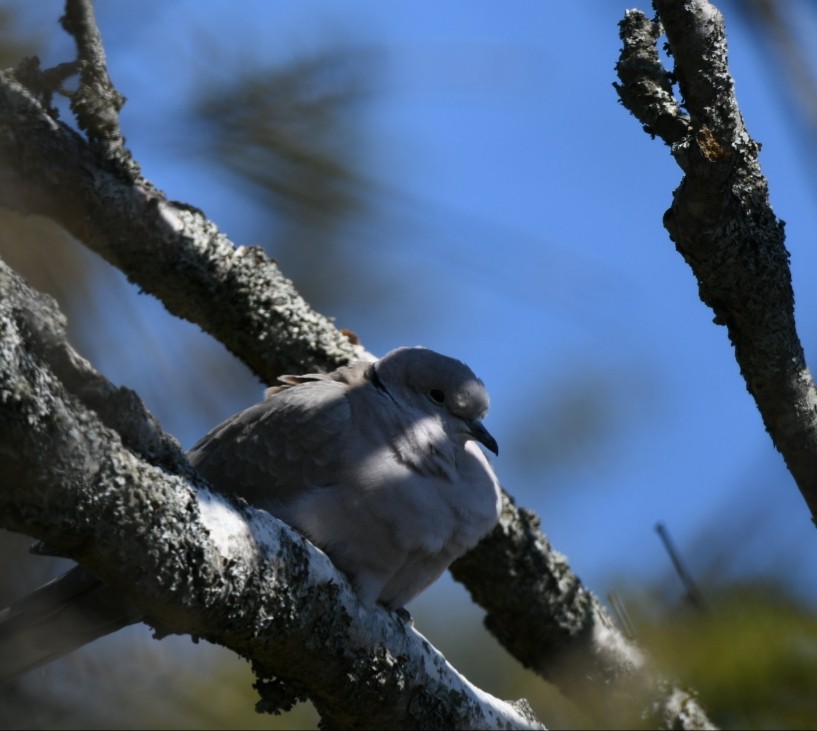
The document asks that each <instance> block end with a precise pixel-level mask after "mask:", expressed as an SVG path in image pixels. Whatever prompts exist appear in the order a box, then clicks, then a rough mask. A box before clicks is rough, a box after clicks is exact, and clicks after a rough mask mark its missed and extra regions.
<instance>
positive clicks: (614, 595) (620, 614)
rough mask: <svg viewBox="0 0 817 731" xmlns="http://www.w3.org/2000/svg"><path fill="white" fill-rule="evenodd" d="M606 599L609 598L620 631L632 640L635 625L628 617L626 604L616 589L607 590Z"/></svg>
mask: <svg viewBox="0 0 817 731" xmlns="http://www.w3.org/2000/svg"><path fill="white" fill-rule="evenodd" d="M607 599H608V600H609V602H610V606H611V607H612V608H613V611H614V612H615V613H616V618H617V619H618V624H619V626H620V627H621V631H622V632H623V633H624V636H625V637H626V638H627V639H628V640H634V639H635V627H634V626H633V622H632V620H631V619H630V613H629V612H628V611H627V605H626V604H625V603H624V600H623V599H622V598H621V596H620V594H619V593H618V592H617V591H611V592H609V593H608V594H607Z"/></svg>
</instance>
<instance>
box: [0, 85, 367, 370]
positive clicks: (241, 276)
mask: <svg viewBox="0 0 817 731" xmlns="http://www.w3.org/2000/svg"><path fill="white" fill-rule="evenodd" d="M0 132H2V134H0V206H3V207H5V208H10V209H13V210H16V211H19V212H21V213H26V214H40V215H43V216H46V217H48V218H51V219H52V220H54V221H55V222H57V223H58V224H60V225H62V226H63V227H64V228H65V229H66V230H67V231H69V232H70V233H72V234H73V235H74V236H75V237H76V238H77V239H78V240H79V241H81V242H82V243H84V244H85V245H86V246H88V247H89V248H91V249H93V250H94V251H96V252H97V253H99V254H100V255H102V256H103V257H104V258H105V259H107V260H108V261H109V262H111V263H112V264H114V265H115V266H116V267H118V268H119V269H121V270H122V271H123V272H124V273H125V274H126V275H127V276H128V278H129V279H130V280H131V281H132V282H134V283H135V284H137V285H138V286H139V287H140V288H142V289H143V290H144V291H146V292H150V293H151V294H153V295H155V296H156V297H157V298H159V299H160V300H161V301H162V302H163V303H164V305H165V307H167V309H168V310H169V311H170V312H172V313H173V314H175V315H177V316H179V317H182V318H184V319H186V320H189V321H191V322H194V323H196V324H197V325H199V326H201V327H202V329H204V330H205V331H207V332H208V333H210V334H211V335H212V336H213V337H215V338H216V339H218V340H219V341H221V342H222V343H223V344H224V345H225V346H226V347H227V348H228V349H229V350H230V351H232V352H233V353H234V354H235V355H236V356H238V357H239V358H241V360H242V361H244V362H245V363H246V364H247V365H248V366H249V367H250V368H251V369H252V370H253V371H254V372H255V373H256V374H257V375H258V377H259V378H260V379H261V380H262V381H263V382H265V383H272V382H274V381H275V379H276V377H277V376H278V375H280V374H281V373H302V372H305V371H315V370H329V369H333V368H336V367H337V366H339V365H342V364H343V363H345V362H348V361H349V360H351V359H353V358H355V357H366V355H365V353H364V351H363V350H362V349H361V348H360V347H358V346H356V345H354V344H353V343H352V342H351V341H350V340H349V338H348V337H347V336H346V335H344V334H343V333H341V332H340V331H338V329H337V328H336V327H335V326H334V325H333V324H332V323H331V322H330V321H329V320H328V319H327V318H326V317H323V316H322V315H320V314H318V313H317V312H315V311H314V310H312V309H311V308H310V307H309V305H308V304H307V303H306V302H305V301H304V299H303V298H302V297H301V296H300V295H299V294H298V292H297V291H296V290H295V288H294V286H293V285H292V282H291V281H289V280H288V279H287V278H286V277H284V275H283V274H282V273H281V271H280V270H279V269H278V267H277V265H276V264H275V262H273V261H272V260H271V259H270V258H269V257H267V256H266V254H264V252H263V251H262V250H261V249H259V248H256V247H236V246H235V245H234V244H233V243H232V242H230V241H229V240H228V239H227V238H226V237H225V236H224V235H223V234H221V233H220V232H219V231H218V228H217V227H216V226H215V225H214V224H213V223H212V222H211V221H208V220H207V219H206V218H205V216H204V215H203V214H202V213H201V211H198V210H196V209H195V208H192V207H190V206H184V205H181V204H177V203H174V202H172V201H169V200H168V199H167V198H166V197H165V196H164V195H163V194H162V193H161V192H159V191H157V190H156V189H154V188H153V187H152V186H150V185H149V184H147V183H144V182H136V183H134V182H130V181H128V180H126V179H123V177H122V176H121V175H120V174H119V173H118V172H114V171H112V169H111V165H110V163H109V161H106V160H105V159H103V158H101V157H100V156H99V154H98V153H99V151H98V149H94V148H92V147H91V146H90V145H89V144H88V142H87V141H86V140H85V139H83V138H82V137H80V136H79V135H77V134H76V133H75V132H74V131H73V130H71V129H70V128H69V127H67V126H66V125H64V124H61V123H60V122H58V121H56V120H54V119H53V118H52V117H51V116H50V115H49V114H48V112H47V109H46V108H45V107H43V105H42V104H41V103H40V101H39V100H38V99H37V98H36V97H35V95H34V94H32V93H31V91H30V90H29V89H27V88H26V87H25V86H23V84H22V83H20V82H19V81H18V80H17V79H16V78H15V77H14V74H13V73H11V72H0Z"/></svg>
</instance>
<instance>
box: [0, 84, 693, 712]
mask: <svg viewBox="0 0 817 731" xmlns="http://www.w3.org/2000/svg"><path fill="white" fill-rule="evenodd" d="M27 83H29V82H28V81H27ZM0 120H3V121H2V123H1V124H2V128H1V129H2V131H3V134H2V135H0V162H1V163H4V164H2V165H0V205H3V206H6V207H10V208H13V209H15V210H18V211H23V212H30V213H39V214H42V215H46V216H48V217H50V218H52V219H53V220H55V221H56V222H58V223H60V224H62V225H63V226H64V227H65V228H66V229H67V230H69V231H71V232H72V233H73V234H74V235H75V236H76V237H77V238H78V239H79V240H80V241H82V242H84V243H85V244H86V245H88V246H89V247H90V248H93V249H94V250H95V251H98V252H99V253H101V254H102V255H103V256H105V258H107V259H108V260H109V261H111V262H112V263H113V264H115V265H116V266H118V267H119V268H120V269H122V271H123V272H125V273H126V274H127V276H128V277H129V278H130V279H131V280H132V281H134V282H136V283H137V284H138V285H139V286H141V287H142V288H143V289H145V290H147V291H150V292H151V293H153V294H155V295H156V296H157V297H158V298H159V299H161V300H162V301H163V303H164V304H165V306H166V307H167V308H168V309H169V310H170V311H171V312H173V313H174V314H177V315H179V316H181V317H185V318H186V319H189V320H192V321H193V322H196V323H198V324H199V325H200V326H201V327H202V328H203V329H205V330H206V331H207V332H210V333H211V334H213V336H214V337H216V338H217V339H219V340H221V341H222V342H223V343H224V344H225V345H227V347H228V348H229V349H230V350H231V351H232V352H233V353H235V354H236V355H237V356H238V357H240V358H241V359H242V360H243V361H244V362H245V363H247V365H249V366H250V367H251V368H252V369H253V370H254V371H255V372H256V373H257V374H258V375H259V376H260V377H261V378H262V380H264V381H266V382H271V381H272V380H273V378H274V377H275V376H276V375H278V374H279V373H281V372H303V371H305V370H314V369H328V368H333V367H335V366H337V365H338V364H340V363H342V362H344V361H346V360H348V359H350V358H352V357H355V356H358V357H360V356H365V352H364V351H363V350H362V349H360V348H355V347H354V346H353V345H352V344H351V343H350V342H349V341H348V339H347V338H346V337H345V336H344V335H343V334H341V333H339V332H338V331H337V330H336V329H335V328H334V327H333V326H332V325H331V323H329V321H327V320H326V319H325V318H323V317H321V316H320V315H318V314H317V313H314V312H313V311H311V310H310V309H309V308H308V306H307V305H306V304H305V303H304V302H303V300H301V299H300V297H299V296H298V295H297V293H296V292H295V290H294V289H293V287H292V285H291V283H290V282H289V281H288V280H286V279H284V278H283V276H282V275H281V274H280V272H279V271H278V269H277V267H276V266H275V264H274V263H273V262H271V261H270V260H269V259H268V258H267V257H266V256H265V255H264V254H263V253H262V252H261V251H260V250H258V249H246V248H243V247H241V248H236V247H234V245H233V244H232V243H231V242H229V241H228V240H227V239H226V238H225V237H223V236H222V235H221V234H219V233H218V231H217V229H216V228H215V226H214V225H213V224H212V223H210V222H209V221H207V220H206V219H205V218H204V216H203V214H201V212H199V211H198V210H196V209H193V208H190V207H189V206H184V205H182V204H177V203H174V202H172V201H168V200H167V199H166V197H165V196H164V195H163V194H161V193H160V192H158V191H156V190H155V189H154V188H153V187H152V186H150V184H149V183H147V182H144V181H141V180H140V181H134V182H132V183H128V181H127V180H125V179H124V178H123V176H122V175H121V174H115V173H114V172H112V171H116V170H118V172H119V173H121V169H118V168H117V166H116V165H111V163H110V160H106V159H105V155H107V154H109V153H107V152H106V151H105V149H104V147H100V146H98V145H97V146H96V147H95V148H92V147H91V146H90V145H89V144H88V143H87V142H86V141H85V140H84V139H83V138H82V137H80V136H79V135H77V134H76V133H74V132H73V131H71V130H70V129H69V128H68V127H66V126H65V125H62V124H60V123H58V122H56V121H55V120H54V119H53V118H51V117H50V116H49V114H48V109H47V105H45V106H44V105H43V104H42V103H41V102H40V101H39V100H38V98H36V97H35V95H33V94H32V93H31V92H30V90H29V89H28V88H26V86H24V85H23V84H21V83H20V82H19V81H18V80H17V79H15V78H14V76H13V75H11V74H8V73H6V74H3V75H0ZM35 341H36V338H35V339H34V340H32V347H34V344H35ZM57 350H58V351H59V350H60V348H59V346H57ZM66 360H67V361H69V363H70V361H71V358H68V357H66V356H64V357H63V358H62V362H63V363H64V362H65V361H66ZM54 368H56V366H54V365H53V364H52V369H54ZM81 370H82V369H81V368H80V371H81ZM72 374H73V376H72ZM68 376H72V377H77V378H79V380H80V381H81V382H84V381H83V376H82V375H81V374H79V375H78V374H76V373H73V372H72V369H71V368H69V373H68V375H65V374H64V373H62V372H61V373H60V377H61V378H63V379H64V380H65V382H66V383H68V382H69V380H68ZM86 376H87V374H86ZM90 381H91V382H94V378H92V377H90ZM107 388H108V387H107V386H105V385H104V384H103V385H101V384H99V383H98V382H96V383H95V385H94V384H93V383H92V384H91V385H88V386H87V387H86V391H85V392H81V390H77V392H76V393H75V395H77V396H79V398H82V399H85V398H87V394H91V395H93V394H94V393H103V394H104V393H106V389H107ZM83 393H85V394H86V395H85V396H84V395H83ZM117 393H119V392H117ZM122 394H125V395H122ZM127 394H128V392H126V391H124V392H122V393H121V394H120V395H119V398H120V399H124V400H126V401H127V400H129V399H131V397H130V396H128V395H127ZM131 400H132V399H131ZM105 401H106V399H104V398H102V399H100V398H97V399H96V400H95V401H87V400H86V401H85V403H86V405H87V406H89V407H90V408H92V409H98V408H99V409H101V411H100V413H101V414H105V415H104V416H103V419H104V420H105V423H106V424H108V425H113V428H115V429H116V430H117V431H119V432H120V434H122V435H123V439H126V440H127V441H126V443H127V444H129V445H130V442H131V441H132V440H134V441H135V442H136V443H138V439H137V437H139V436H142V437H146V439H147V441H146V444H147V445H149V446H147V447H145V449H143V448H141V447H138V446H131V447H130V449H131V450H132V451H134V452H136V453H138V454H139V455H141V456H143V457H145V458H146V459H148V460H149V461H151V462H153V463H154V464H159V465H161V466H163V467H165V468H166V469H170V470H171V471H172V472H175V471H176V469H177V462H176V457H175V456H174V454H175V452H174V449H173V446H172V444H171V445H170V446H168V442H167V441H166V438H165V437H164V436H161V435H160V434H159V433H158V432H157V431H156V429H155V428H154V425H151V424H150V423H149V422H150V420H149V419H147V420H145V419H140V418H138V416H137V414H136V412H135V411H130V412H129V414H128V418H127V419H125V421H126V422H130V421H131V419H134V420H135V423H137V424H140V425H141V426H137V427H134V426H133V425H132V424H130V425H129V424H115V425H114V424H113V422H110V421H109V420H110V419H115V418H116V417H117V413H116V412H115V410H114V412H113V413H107V412H106V411H105V410H104V407H105ZM137 401H138V399H137ZM136 411H138V409H136ZM128 430H129V431H128ZM0 443H2V442H1V441H0ZM145 450H147V451H145ZM150 450H154V451H153V452H152V454H154V455H163V456H161V457H156V456H153V457H151V456H149V454H150V453H151V452H150ZM168 450H169V452H168ZM43 489H44V488H43ZM134 489H135V487H134ZM37 520H39V519H37ZM37 520H35V521H34V523H33V524H32V526H31V527H30V528H29V529H27V530H26V532H28V533H31V534H33V535H39V534H40V533H39V532H38V531H39V530H40V528H39V523H38V522H37ZM19 525H20V527H21V529H22V526H23V521H22V519H21V522H20V524H19ZM124 545H128V544H127V543H126V544H124ZM120 550H121V549H120ZM73 555H75V556H77V557H79V558H82V555H81V554H80V553H79V552H74V554H73ZM91 565H92V566H93V565H94V563H93V561H91ZM455 574H456V575H457V576H458V577H459V578H460V579H461V580H462V581H464V582H465V583H466V585H467V586H468V588H469V590H470V591H471V592H472V594H473V595H474V597H475V598H476V599H477V601H479V602H480V603H481V604H482V605H483V606H484V607H485V608H486V609H487V610H488V612H489V615H488V617H489V618H488V624H489V628H490V629H491V630H492V631H493V632H494V633H495V634H497V636H498V637H499V638H500V640H501V641H502V642H503V643H504V644H505V646H506V647H507V648H508V649H509V651H511V652H512V653H513V654H514V655H515V656H517V657H519V658H520V660H521V661H522V662H523V663H524V664H526V665H527V666H528V667H531V668H533V669H535V670H536V671H537V672H539V673H541V674H542V675H544V676H545V677H548V678H549V679H552V680H555V681H556V682H558V683H559V684H560V687H561V688H562V690H563V691H564V692H565V693H566V694H567V695H573V696H574V697H576V698H577V699H578V700H579V701H581V702H582V703H585V702H586V700H587V698H588V695H590V696H593V697H595V698H596V699H598V698H603V697H605V696H609V697H612V696H615V697H616V698H617V699H618V700H617V701H616V704H615V705H616V706H617V711H620V712H622V713H624V712H623V710H622V709H625V708H626V709H627V711H626V714H627V715H629V717H630V718H633V717H635V716H637V715H639V714H640V713H641V712H642V711H643V710H644V707H645V706H649V707H650V708H651V709H652V711H653V712H654V717H655V718H657V719H660V723H662V724H663V725H665V726H666V727H675V728H699V727H707V726H708V721H707V720H706V717H705V715H704V714H703V712H702V711H700V709H699V708H698V706H697V704H696V703H695V701H694V699H693V698H692V697H691V696H690V695H689V694H687V693H684V692H682V691H680V690H678V689H676V688H673V687H671V686H667V685H663V684H661V683H660V682H659V681H656V680H655V679H654V678H653V675H652V671H651V669H650V668H649V667H648V665H647V663H646V662H645V661H644V658H643V656H642V655H641V653H640V652H639V651H638V650H637V649H635V648H634V647H633V646H632V645H631V643H629V642H628V641H627V640H626V639H624V638H623V637H622V636H621V635H620V633H618V631H617V630H616V629H615V627H614V626H613V623H612V622H611V621H610V619H609V617H607V615H606V614H605V612H604V611H603V610H602V609H601V607H600V605H599V603H598V602H597V600H595V598H593V597H592V595H591V594H590V593H589V592H587V591H586V589H584V588H583V587H582V586H581V584H580V582H579V580H578V579H577V578H576V577H575V575H573V573H572V572H571V571H570V569H569V567H567V565H566V563H565V561H564V559H563V557H562V556H560V555H559V554H558V553H556V552H555V551H553V550H552V548H551V547H550V545H549V544H548V542H547V540H546V539H545V538H544V536H543V535H542V533H541V531H540V530H539V526H538V521H537V520H536V519H535V517H533V516H532V515H531V514H530V513H528V512H527V511H520V510H518V509H517V508H516V507H515V506H514V505H513V503H512V501H510V500H506V505H505V510H504V514H503V519H502V522H501V524H500V526H498V527H497V529H496V531H495V532H494V533H493V534H492V535H491V536H490V537H489V539H488V540H486V542H485V544H484V545H481V546H480V547H478V548H477V549H476V551H475V552H474V553H473V554H472V555H469V556H466V557H463V559H461V560H460V561H459V562H458V564H457V565H456V567H455ZM106 576H107V575H106ZM112 581H114V582H115V583H116V582H119V583H121V582H127V581H128V579H127V572H125V571H124V569H123V573H121V574H119V578H118V579H116V578H112ZM117 585H118V584H117ZM157 591H158V590H157ZM313 599H314V597H313ZM154 600H155V601H158V599H156V598H155V597H154V599H150V598H148V600H147V601H146V603H145V606H146V607H148V606H149V607H151V608H152V610H153V611H154V612H155V611H156V609H155V607H156V605H153V604H150V601H154ZM341 613H342V612H341ZM163 621H165V622H167V620H166V618H163ZM327 621H328V620H327ZM212 629H213V628H211V630H212ZM188 631H191V630H189V629H188ZM208 631H209V630H208ZM210 636H216V635H210ZM532 638H535V643H534V642H533V641H532ZM217 641H218V640H217ZM225 644H226V642H225ZM239 651H241V650H239ZM567 658H569V661H568V662H564V666H563V667H562V668H560V667H558V666H557V664H556V663H557V662H559V663H562V662H563V661H565V660H566V659H567ZM603 705H604V704H603ZM607 705H608V706H609V705H610V704H607Z"/></svg>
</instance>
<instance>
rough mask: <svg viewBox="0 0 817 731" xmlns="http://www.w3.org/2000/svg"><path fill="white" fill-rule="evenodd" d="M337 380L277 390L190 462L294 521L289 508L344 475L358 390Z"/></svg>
mask: <svg viewBox="0 0 817 731" xmlns="http://www.w3.org/2000/svg"><path fill="white" fill-rule="evenodd" d="M347 370H349V369H344V371H347ZM358 370H360V369H358ZM335 373H337V372H335ZM334 375H335V374H330V375H329V376H324V375H315V376H308V377H303V376H300V377H297V378H293V379H292V380H291V381H289V382H288V383H289V384H290V385H285V386H280V387H277V388H275V389H270V390H269V392H268V398H267V399H266V400H265V401H262V402H261V403H259V404H256V405H254V406H251V407H250V408H248V409H246V410H244V411H241V412H240V413H238V414H235V415H234V416H232V417H230V418H229V419H227V420H226V421H225V422H223V423H222V424H220V425H219V426H217V427H216V428H215V429H213V430H212V431H211V432H210V433H209V434H207V435H206V436H205V437H203V438H202V439H201V440H200V441H199V442H198V443H197V444H196V445H195V446H194V447H193V448H192V449H191V450H190V452H189V453H188V457H189V459H190V463H191V464H192V465H193V466H194V467H195V468H196V469H197V470H198V471H199V472H200V473H201V474H202V475H203V476H204V477H205V478H206V479H207V480H208V481H209V482H210V483H211V484H212V485H213V486H214V487H215V488H216V489H217V490H219V491H221V492H225V493H233V494H236V495H239V496H241V497H243V498H244V499H245V500H246V501H247V502H249V503H250V504H251V505H254V506H256V507H259V508H263V509H265V510H269V511H270V512H271V513H273V514H274V515H278V516H279V517H282V518H284V519H286V507H287V506H288V505H290V504H292V503H293V502H294V501H295V500H297V499H298V498H299V497H300V495H301V493H302V492H303V491H304V490H310V489H319V488H330V487H332V486H334V485H335V484H336V481H337V479H338V475H339V474H340V473H341V471H342V467H343V461H344V455H345V451H346V439H347V438H348V435H349V426H350V421H351V407H350V405H349V399H348V392H349V389H350V385H349V383H348V382H344V381H343V380H339V379H337V378H333V377H332V376H334ZM347 376H348V374H347Z"/></svg>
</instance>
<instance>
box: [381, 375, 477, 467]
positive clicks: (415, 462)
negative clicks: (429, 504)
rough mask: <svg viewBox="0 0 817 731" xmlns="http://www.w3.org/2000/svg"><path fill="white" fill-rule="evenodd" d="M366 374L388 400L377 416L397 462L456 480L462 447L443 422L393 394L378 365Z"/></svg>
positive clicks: (382, 396) (385, 399) (383, 397)
mask: <svg viewBox="0 0 817 731" xmlns="http://www.w3.org/2000/svg"><path fill="white" fill-rule="evenodd" d="M366 375H367V376H368V378H369V380H370V381H371V383H372V385H373V386H374V387H375V388H376V389H377V391H378V392H379V393H380V396H381V398H382V399H384V404H383V408H382V409H379V410H377V411H376V412H375V413H377V414H378V418H379V420H380V421H381V428H382V429H383V433H385V434H386V435H387V439H388V443H389V447H390V448H391V451H392V453H393V454H394V457H395V459H396V460H397V461H398V462H400V464H403V465H405V466H406V467H409V468H410V469H412V470H414V471H415V472H417V473H419V474H421V475H429V476H432V475H433V476H435V477H443V478H445V479H447V480H451V481H453V480H455V479H456V477H457V473H456V469H457V466H456V457H455V451H454V450H455V449H461V446H460V445H459V444H458V443H457V442H455V441H452V439H451V438H450V437H449V435H448V434H447V433H446V431H445V428H444V426H443V424H442V421H441V420H440V419H439V418H438V417H435V416H433V415H431V414H428V413H426V412H424V411H422V410H420V409H418V408H417V407H416V406H413V405H412V404H410V403H406V402H405V401H404V400H403V399H401V398H400V396H399V394H397V395H396V394H394V393H392V392H391V391H390V390H389V388H388V387H387V386H386V384H385V383H383V381H382V379H381V378H380V376H379V375H378V373H377V369H376V368H375V367H374V366H372V367H370V368H369V369H368V372H367V374H366Z"/></svg>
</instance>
